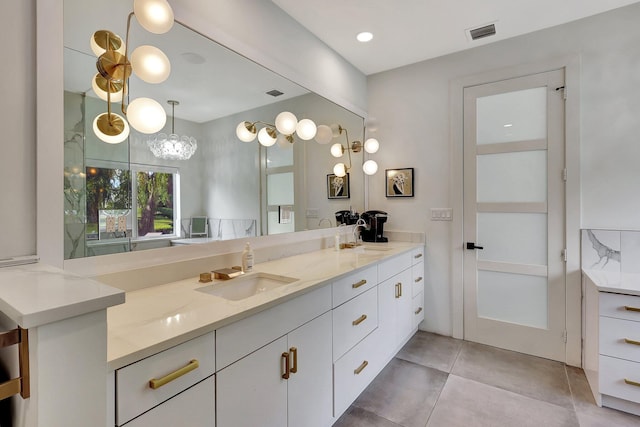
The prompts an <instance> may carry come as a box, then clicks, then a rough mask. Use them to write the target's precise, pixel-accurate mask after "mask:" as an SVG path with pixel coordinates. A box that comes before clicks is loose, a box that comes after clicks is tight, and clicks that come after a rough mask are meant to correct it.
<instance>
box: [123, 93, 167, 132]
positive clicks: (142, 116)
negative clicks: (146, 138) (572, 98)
mask: <svg viewBox="0 0 640 427" xmlns="http://www.w3.org/2000/svg"><path fill="white" fill-rule="evenodd" d="M127 119H128V120H129V124H130V125H131V127H133V128H134V129H135V130H137V131H138V132H140V133H156V132H159V131H160V130H161V129H162V128H163V127H164V125H165V123H166V122H167V113H166V112H165V111H164V108H162V105H160V103H158V101H156V100H153V99H151V98H136V99H134V100H133V101H131V103H130V104H129V106H128V107H127Z"/></svg>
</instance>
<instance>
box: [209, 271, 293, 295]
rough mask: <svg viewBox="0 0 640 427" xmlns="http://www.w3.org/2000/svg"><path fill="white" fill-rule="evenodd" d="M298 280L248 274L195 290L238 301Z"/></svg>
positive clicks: (263, 274) (261, 274) (266, 274)
mask: <svg viewBox="0 0 640 427" xmlns="http://www.w3.org/2000/svg"><path fill="white" fill-rule="evenodd" d="M298 280H299V279H294V278H293V277H286V276H278V275H275V274H268V273H249V274H247V275H244V276H240V277H237V278H235V279H230V280H228V281H226V282H222V283H216V284H213V285H209V286H204V287H202V288H198V289H197V290H198V291H200V292H204V293H205V294H209V295H214V296H217V297H220V298H224V299H228V300H231V301H239V300H243V299H245V298H249V297H252V296H254V295H258V294H260V293H263V292H267V291H270V290H273V289H276V288H279V287H281V286H284V285H288V284H289V283H293V282H296V281H298Z"/></svg>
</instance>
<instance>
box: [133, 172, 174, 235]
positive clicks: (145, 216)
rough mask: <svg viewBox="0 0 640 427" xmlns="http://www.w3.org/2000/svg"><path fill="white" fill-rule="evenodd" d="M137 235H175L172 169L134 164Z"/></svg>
mask: <svg viewBox="0 0 640 427" xmlns="http://www.w3.org/2000/svg"><path fill="white" fill-rule="evenodd" d="M134 170H135V174H134V176H135V180H134V183H133V184H134V186H135V191H136V200H135V201H136V206H135V212H136V219H137V224H138V229H137V237H154V236H162V235H175V234H176V233H175V232H174V231H175V227H174V225H175V224H176V221H175V220H176V218H175V213H176V212H177V206H176V205H175V201H176V199H177V197H176V196H177V195H176V194H175V189H176V188H177V186H176V185H174V183H175V181H176V176H177V173H176V172H171V171H167V170H165V169H162V170H158V169H156V168H153V167H146V168H144V169H140V168H135V169H134Z"/></svg>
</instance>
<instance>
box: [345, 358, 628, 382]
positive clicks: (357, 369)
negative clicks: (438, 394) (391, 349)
mask: <svg viewBox="0 0 640 427" xmlns="http://www.w3.org/2000/svg"><path fill="white" fill-rule="evenodd" d="M368 364H369V362H367V361H366V360H365V361H364V362H362V365H360V366H358V367H357V368H356V369H354V371H353V373H354V374H356V375H360V372H362V370H363V369H364V368H366V367H367V365H368ZM625 381H626V380H625Z"/></svg>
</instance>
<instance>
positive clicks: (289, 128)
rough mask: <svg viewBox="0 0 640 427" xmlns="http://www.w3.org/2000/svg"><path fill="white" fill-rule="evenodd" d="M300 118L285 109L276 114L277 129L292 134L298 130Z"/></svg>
mask: <svg viewBox="0 0 640 427" xmlns="http://www.w3.org/2000/svg"><path fill="white" fill-rule="evenodd" d="M297 125H298V118H297V117H296V116H295V115H294V114H293V113H290V112H288V111H283V112H282V113H280V114H278V115H277V116H276V129H278V132H280V133H284V134H285V135H292V134H293V133H294V132H295V131H296V126H297Z"/></svg>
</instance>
